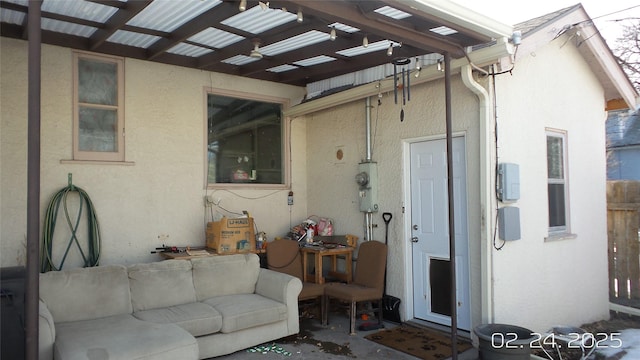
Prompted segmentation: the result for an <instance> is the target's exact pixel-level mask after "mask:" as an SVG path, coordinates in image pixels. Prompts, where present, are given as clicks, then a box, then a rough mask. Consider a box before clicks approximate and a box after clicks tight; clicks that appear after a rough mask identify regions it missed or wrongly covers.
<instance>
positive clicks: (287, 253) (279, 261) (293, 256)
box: [267, 239, 325, 319]
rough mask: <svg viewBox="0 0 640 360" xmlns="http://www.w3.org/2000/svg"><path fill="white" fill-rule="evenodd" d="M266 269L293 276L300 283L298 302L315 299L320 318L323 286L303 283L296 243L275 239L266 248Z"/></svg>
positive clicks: (322, 309)
mask: <svg viewBox="0 0 640 360" xmlns="http://www.w3.org/2000/svg"><path fill="white" fill-rule="evenodd" d="M267 267H268V268H269V269H270V270H274V271H278V272H282V273H285V274H289V275H291V276H295V277H297V278H299V279H300V280H301V281H302V291H301V292H300V295H298V301H304V300H310V299H317V300H318V302H319V304H320V318H321V319H322V316H323V311H324V302H323V301H324V296H323V295H324V285H325V284H316V283H312V282H308V281H304V278H303V274H304V273H303V271H302V255H301V254H300V248H299V246H298V242H297V241H295V240H290V239H276V240H274V241H272V242H270V243H269V245H268V246H267Z"/></svg>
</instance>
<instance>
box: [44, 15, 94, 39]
mask: <svg viewBox="0 0 640 360" xmlns="http://www.w3.org/2000/svg"><path fill="white" fill-rule="evenodd" d="M41 24H42V29H43V30H49V31H55V32H60V33H63V34H70V35H76V36H82V37H85V38H88V37H90V36H91V34H93V33H94V31H96V30H98V28H95V27H91V26H85V25H78V24H72V23H70V22H66V21H60V20H53V19H48V18H42V22H41Z"/></svg>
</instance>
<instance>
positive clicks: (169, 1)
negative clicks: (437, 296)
mask: <svg viewBox="0 0 640 360" xmlns="http://www.w3.org/2000/svg"><path fill="white" fill-rule="evenodd" d="M220 3H221V1H220V0H207V1H203V0H180V1H176V0H155V1H153V2H152V3H151V4H150V5H149V6H147V7H146V8H144V10H142V11H141V12H140V13H139V14H138V15H136V16H135V17H134V18H133V19H131V20H129V22H127V25H132V26H139V27H143V28H147V29H153V30H160V31H166V32H170V31H173V30H175V29H176V28H178V27H179V26H180V25H182V24H184V23H185V22H187V21H189V20H191V19H193V18H194V17H196V16H198V15H200V14H202V13H203V12H205V11H207V10H209V9H211V8H213V7H215V6H217V5H218V4H220Z"/></svg>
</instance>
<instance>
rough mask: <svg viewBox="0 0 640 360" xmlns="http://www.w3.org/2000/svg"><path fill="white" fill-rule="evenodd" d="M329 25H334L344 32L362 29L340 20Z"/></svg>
mask: <svg viewBox="0 0 640 360" xmlns="http://www.w3.org/2000/svg"><path fill="white" fill-rule="evenodd" d="M329 27H334V28H336V30H340V31H344V32H347V33H354V32H358V31H360V29H358V28H356V27H353V26H349V25H345V24H343V23H339V22H334V23H333V24H331V25H329Z"/></svg>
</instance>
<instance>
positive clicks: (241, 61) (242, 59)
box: [222, 55, 260, 65]
mask: <svg viewBox="0 0 640 360" xmlns="http://www.w3.org/2000/svg"><path fill="white" fill-rule="evenodd" d="M258 60H260V59H258V58H252V57H250V56H247V55H236V56H233V57H230V58H228V59H224V60H222V62H223V63H225V64H231V65H246V64H249V63H252V62H254V61H258Z"/></svg>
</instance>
